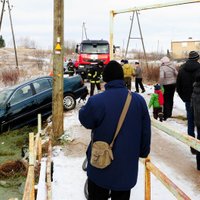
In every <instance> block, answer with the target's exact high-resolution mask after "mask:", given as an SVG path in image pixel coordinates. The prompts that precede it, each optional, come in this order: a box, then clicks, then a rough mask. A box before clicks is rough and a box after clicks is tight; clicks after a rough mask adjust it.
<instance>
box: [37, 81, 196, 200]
mask: <svg viewBox="0 0 200 200" xmlns="http://www.w3.org/2000/svg"><path fill="white" fill-rule="evenodd" d="M133 85H134V83H133ZM145 89H146V92H145V93H143V94H142V96H144V98H145V99H146V101H147V103H148V102H149V98H150V94H151V93H152V92H153V86H145ZM132 91H134V87H133V88H132ZM83 104H84V103H83V102H81V103H79V104H78V105H77V107H76V109H75V110H73V111H71V112H68V113H67V114H65V121H64V129H65V131H66V132H67V134H68V135H69V137H70V138H71V139H74V140H79V141H82V142H83V143H84V144H87V143H88V142H89V135H90V131H89V130H84V129H83V127H82V126H81V125H80V123H79V121H78V110H79V109H80V107H81V106H82V105H83ZM149 112H150V115H151V114H152V109H151V110H149ZM179 115H182V116H185V108H184V104H183V102H182V101H181V100H180V98H179V97H178V95H177V94H175V99H174V110H173V116H179ZM162 123H166V124H168V125H170V126H173V127H174V128H175V129H176V130H179V131H181V132H185V133H186V130H187V129H186V122H185V121H182V122H181V121H178V120H177V119H176V118H170V119H169V120H167V121H166V122H162ZM83 130H84V131H83ZM82 134H86V135H88V136H87V137H84V139H85V141H83V140H84V139H83V140H82V139H81V137H82ZM157 137H159V141H160V143H158V144H157V143H155V142H154V141H153V140H154V138H155V139H156V138H157ZM162 141H164V142H163V143H162ZM80 143H81V142H80ZM164 143H166V144H167V145H168V144H170V145H169V146H174V147H175V148H176V150H177V151H179V153H181V154H183V155H184V159H186V160H185V161H182V162H183V163H184V162H187V163H190V165H191V166H192V167H191V172H190V171H189V172H188V170H187V173H189V175H190V173H191V174H193V173H194V174H195V177H196V176H198V177H199V178H200V172H198V171H197V170H196V160H195V156H193V155H191V153H190V151H189V147H188V146H186V145H185V144H182V143H181V142H179V141H176V139H173V138H172V137H171V136H168V135H167V134H166V133H163V132H161V131H159V130H156V129H155V128H152V145H155V144H156V145H157V146H158V147H157V150H155V151H154V147H153V146H152V152H151V154H150V157H151V161H152V162H153V163H154V164H155V165H156V166H157V167H158V168H159V169H161V171H163V172H164V173H165V174H166V175H167V176H168V177H169V178H170V179H171V180H172V181H173V182H174V183H175V184H176V185H177V186H178V187H179V188H181V189H182V190H183V191H184V192H185V193H186V194H187V195H188V196H189V197H190V198H191V199H192V200H199V199H200V192H199V191H200V190H199V189H198V188H200V185H196V184H197V183H196V182H191V181H188V179H187V178H186V177H187V176H185V175H186V174H185V175H184V171H183V175H182V174H181V173H180V174H179V172H177V170H174V169H172V168H171V167H170V164H169V163H167V164H166V162H164V161H163V160H161V159H160V157H159V156H158V155H159V153H160V152H161V151H162V150H163V149H162V146H163V145H164ZM85 148H86V147H85ZM163 148H164V147H163ZM77 151H79V150H77ZM156 151H157V152H156ZM171 151H172V152H169V153H168V154H166V157H173V151H174V150H173V149H171ZM163 157H164V156H163ZM84 159H85V154H84V152H83V153H82V154H79V153H78V154H77V155H76V153H75V154H73V153H72V154H69V153H68V154H67V153H66V149H60V147H55V149H54V151H53V161H54V173H53V182H52V196H53V198H52V199H53V200H84V199H85V197H84V183H85V181H86V178H87V177H86V172H84V171H83V170H82V163H83V161H84ZM174 159H175V161H174V164H176V162H177V163H178V162H179V158H174ZM166 160H167V159H166ZM172 162H173V161H172ZM180 165H181V164H180ZM179 167H180V166H179ZM189 170H190V169H189ZM198 184H199V182H198ZM151 198H152V199H153V200H161V199H162V200H173V199H176V198H175V197H174V196H173V195H172V194H171V193H170V192H169V191H168V190H167V189H166V188H165V187H164V186H163V185H162V183H161V182H160V181H159V180H157V179H156V178H155V177H154V175H153V174H152V175H151ZM43 199H46V198H45V195H43V196H42V195H41V196H40V198H39V200H43ZM130 199H131V200H142V199H144V166H143V164H142V163H140V164H139V174H138V182H137V185H136V186H135V187H134V188H133V189H132V190H131V198H130Z"/></svg>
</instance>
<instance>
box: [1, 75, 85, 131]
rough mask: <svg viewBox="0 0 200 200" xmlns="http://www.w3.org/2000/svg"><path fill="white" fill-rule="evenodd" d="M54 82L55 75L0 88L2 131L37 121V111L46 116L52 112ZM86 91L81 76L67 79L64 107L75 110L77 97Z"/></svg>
mask: <svg viewBox="0 0 200 200" xmlns="http://www.w3.org/2000/svg"><path fill="white" fill-rule="evenodd" d="M52 84H53V78H52V77H51V76H45V77H39V78H36V79H33V80H31V81H27V82H25V83H22V84H19V85H16V86H13V87H10V88H7V89H5V90H3V91H0V132H3V131H6V130H10V129H15V128H19V127H22V126H24V125H28V124H30V123H32V122H35V121H37V115H38V113H41V115H42V117H43V118H44V117H48V116H49V115H51V113H52ZM87 93H88V90H87V87H86V86H85V85H84V83H83V80H82V78H81V77H80V76H79V75H76V76H72V77H66V78H64V94H63V106H64V109H65V110H71V109H74V108H75V106H76V99H78V98H83V99H84V98H85V97H86V96H87Z"/></svg>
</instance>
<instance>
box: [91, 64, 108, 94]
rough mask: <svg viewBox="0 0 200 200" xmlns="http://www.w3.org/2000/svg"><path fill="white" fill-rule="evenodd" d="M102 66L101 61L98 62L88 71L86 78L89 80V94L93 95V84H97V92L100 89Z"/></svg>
mask: <svg viewBox="0 0 200 200" xmlns="http://www.w3.org/2000/svg"><path fill="white" fill-rule="evenodd" d="M103 68H104V64H103V62H99V63H98V64H97V65H95V66H93V67H92V68H91V69H90V71H89V73H88V78H89V80H90V96H93V95H94V89H95V85H96V86H97V90H98V92H100V91H101V76H102V72H103Z"/></svg>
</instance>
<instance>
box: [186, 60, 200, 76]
mask: <svg viewBox="0 0 200 200" xmlns="http://www.w3.org/2000/svg"><path fill="white" fill-rule="evenodd" d="M183 69H184V70H185V71H187V72H191V73H193V72H195V71H197V70H200V64H199V63H198V62H197V61H195V60H187V61H186V63H185V64H184V65H183Z"/></svg>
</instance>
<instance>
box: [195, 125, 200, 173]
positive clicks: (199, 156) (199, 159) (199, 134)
mask: <svg viewBox="0 0 200 200" xmlns="http://www.w3.org/2000/svg"><path fill="white" fill-rule="evenodd" d="M197 139H198V140H200V127H197ZM196 159H197V169H198V170H200V152H199V151H197V155H196Z"/></svg>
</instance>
